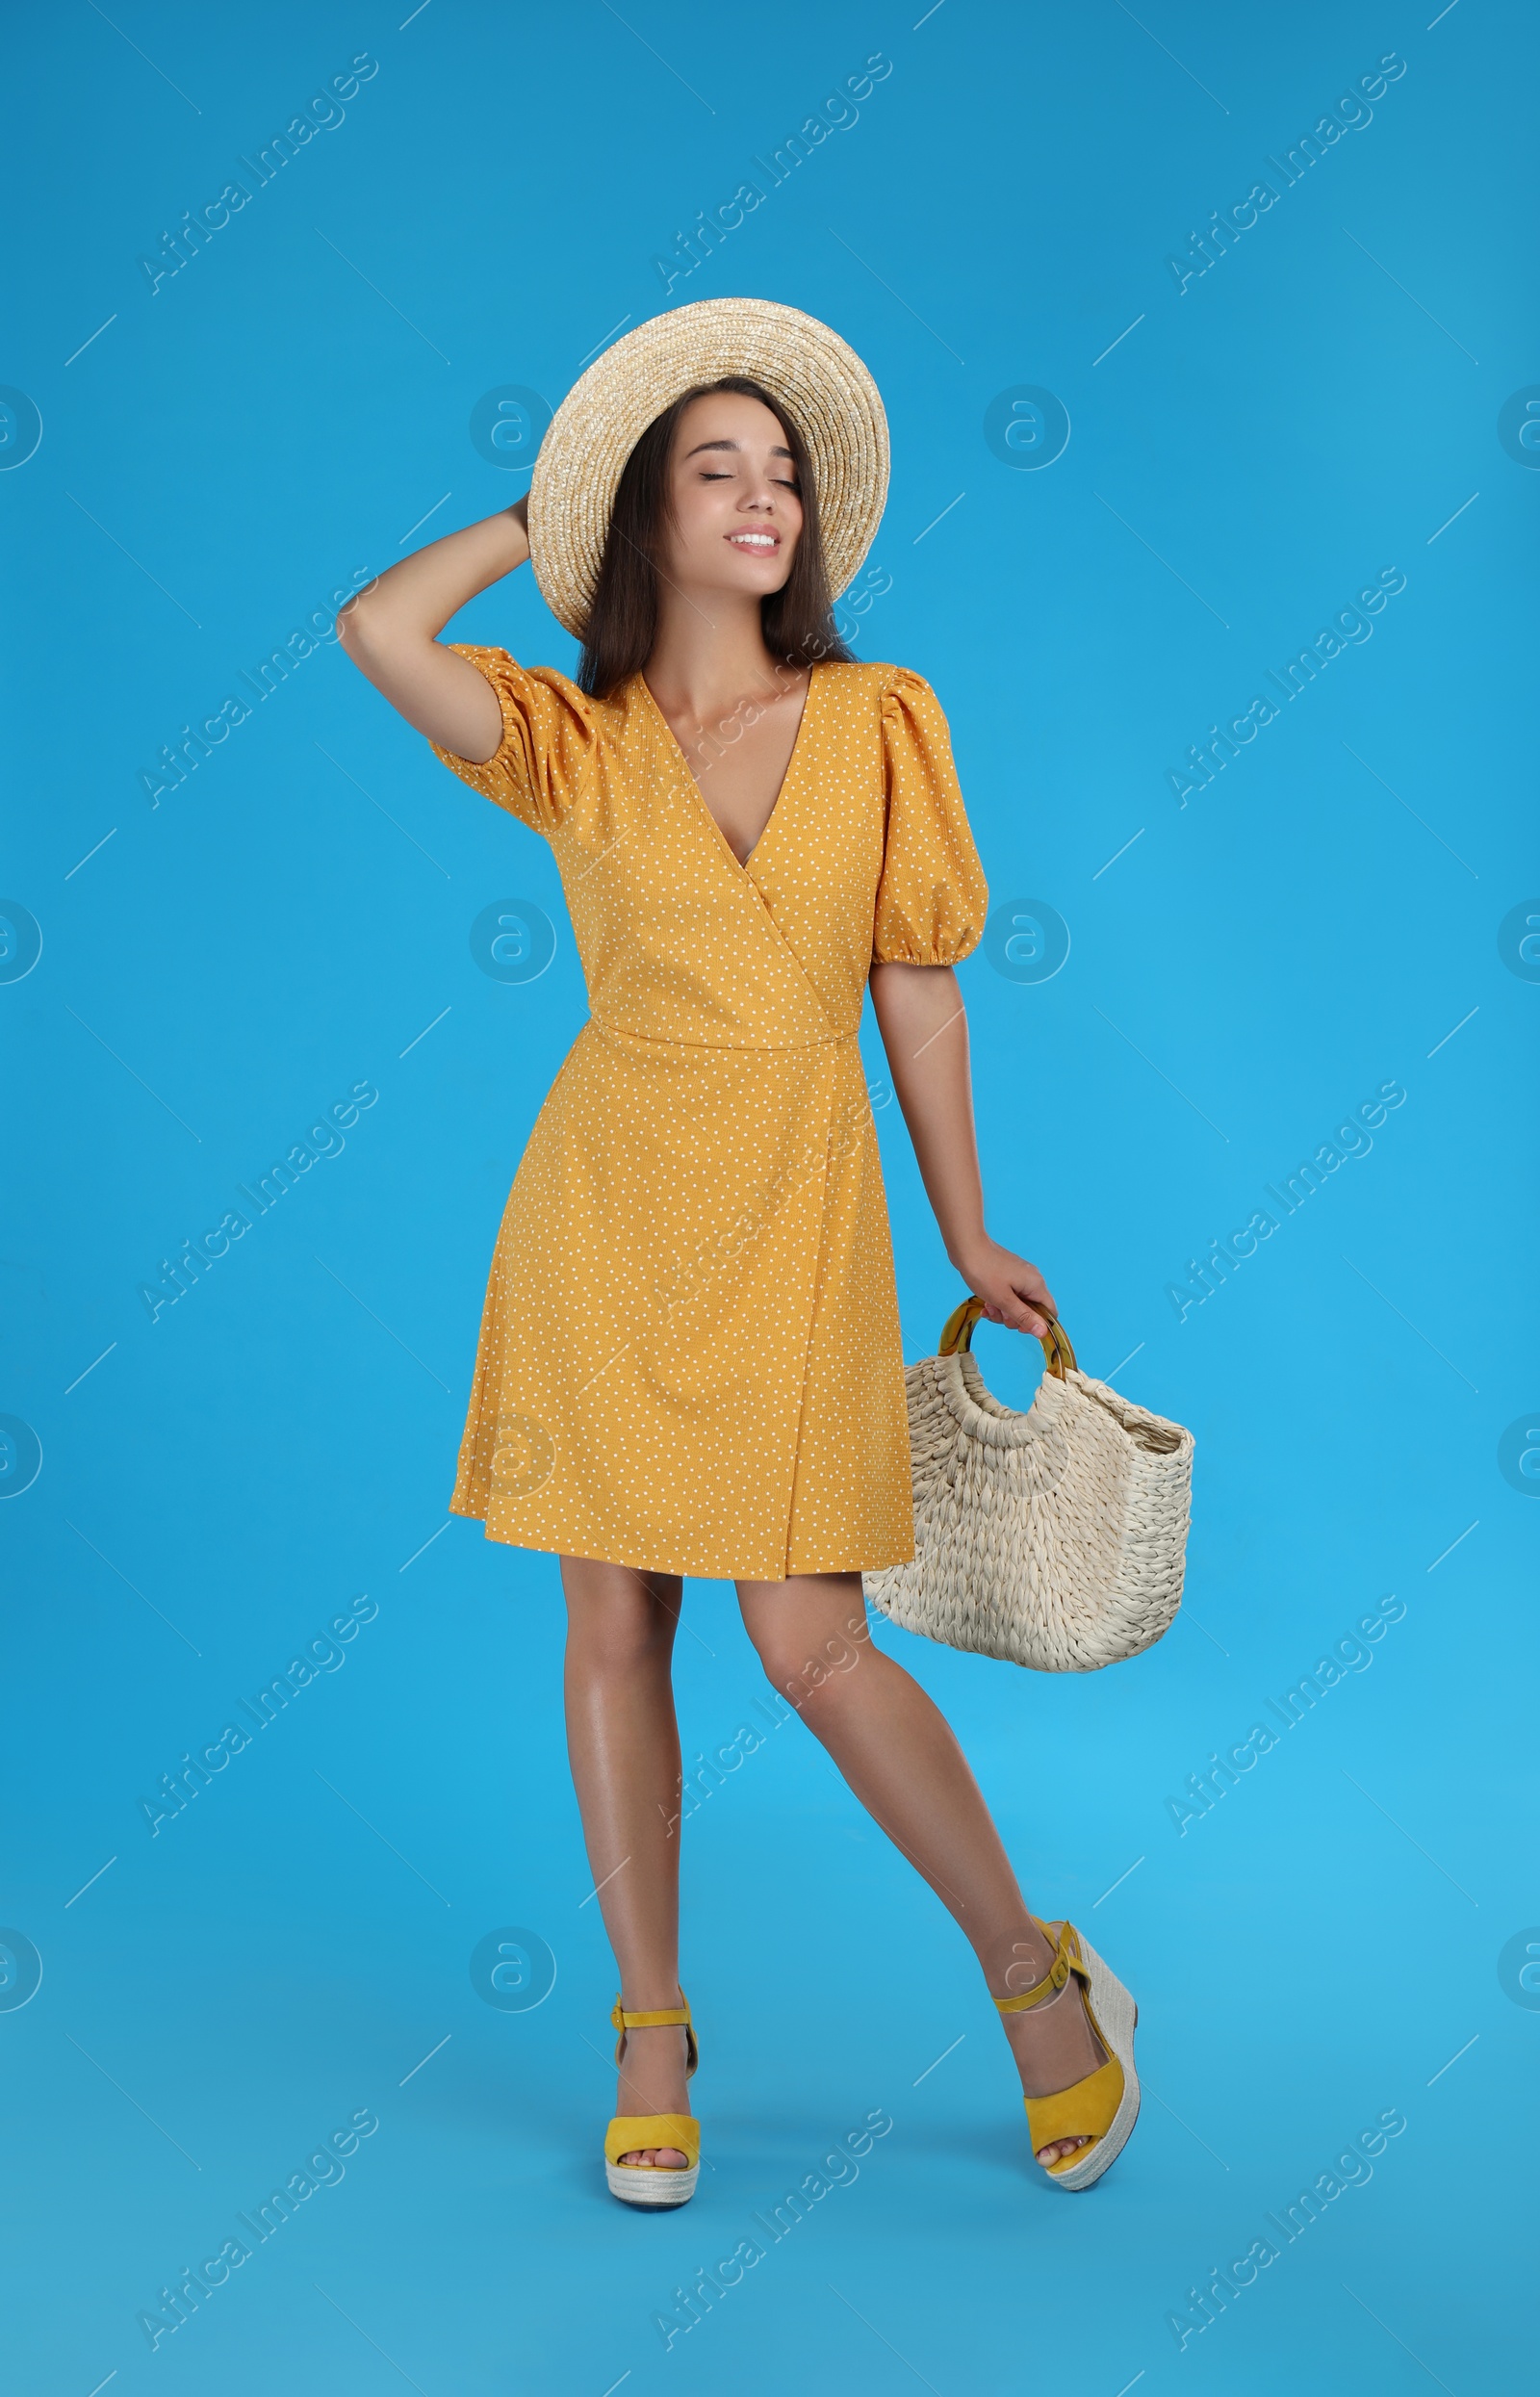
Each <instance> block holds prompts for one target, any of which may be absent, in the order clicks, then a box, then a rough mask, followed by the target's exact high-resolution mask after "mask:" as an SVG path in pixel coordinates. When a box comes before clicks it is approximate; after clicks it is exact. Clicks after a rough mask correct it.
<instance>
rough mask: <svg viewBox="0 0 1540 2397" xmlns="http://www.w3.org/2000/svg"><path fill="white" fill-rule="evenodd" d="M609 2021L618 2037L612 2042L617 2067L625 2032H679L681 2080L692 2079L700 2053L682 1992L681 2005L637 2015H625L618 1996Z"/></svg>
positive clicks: (622, 2049)
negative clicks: (682, 2055)
mask: <svg viewBox="0 0 1540 2397" xmlns="http://www.w3.org/2000/svg"><path fill="white" fill-rule="evenodd" d="M609 2019H610V2023H611V2024H612V2026H613V2027H614V2029H615V2030H617V2031H618V2032H619V2034H620V2036H619V2038H618V2039H617V2040H616V2042H615V2062H616V2063H617V2065H618V2064H619V2063H620V2062H621V2060H622V2058H623V2057H624V2055H625V2053H626V2034H627V2032H628V2031H655V2030H667V2029H671V2028H672V2029H681V2030H682V2031H683V2033H684V2051H685V2065H684V2077H685V2079H686V2080H688V2079H690V2078H691V2076H692V2075H693V2074H694V2072H695V2069H696V2066H697V2064H698V2063H699V2061H700V2050H699V2049H698V2048H697V2046H696V2040H695V2025H694V2024H693V2023H692V2022H691V2020H690V2001H689V1999H688V1998H686V1997H685V1995H684V1992H683V1991H682V1990H680V2002H679V2004H678V2005H677V2006H656V2007H653V2008H651V2009H650V2010H648V2011H645V2012H643V2013H640V2014H628V2013H627V2011H626V2009H625V2007H624V2006H623V2005H622V2004H621V2001H620V1998H618V1997H617V1998H616V1999H615V2003H614V2005H613V2006H612V2007H611V2008H610V2015H609Z"/></svg>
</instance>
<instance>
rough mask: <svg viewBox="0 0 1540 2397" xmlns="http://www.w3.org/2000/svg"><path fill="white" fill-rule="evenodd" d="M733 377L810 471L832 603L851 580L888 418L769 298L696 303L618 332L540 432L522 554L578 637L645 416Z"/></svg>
mask: <svg viewBox="0 0 1540 2397" xmlns="http://www.w3.org/2000/svg"><path fill="white" fill-rule="evenodd" d="M730 374H742V375H745V376H748V377H749V378H751V379H752V380H753V381H755V382H757V383H760V384H762V385H763V386H764V389H765V390H766V391H767V392H769V393H770V395H771V397H772V398H773V399H776V400H777V401H779V402H780V404H781V405H782V406H783V407H784V408H785V410H786V412H787V413H788V415H790V416H791V417H792V418H793V419H794V420H795V423H796V425H797V429H798V431H799V432H800V433H801V435H802V437H803V440H804V441H805V442H806V444H807V447H808V454H809V458H810V460H811V462H812V471H813V479H814V483H815V485H816V489H817V494H818V517H819V523H820V526H821V528H822V533H823V545H824V558H825V562H826V564H827V566H828V569H829V589H830V595H831V597H832V598H836V599H837V598H838V596H839V594H840V592H841V591H843V590H845V589H847V588H848V587H849V585H850V583H851V582H852V581H853V580H855V577H856V575H857V574H858V573H859V572H860V565H861V561H862V559H863V558H864V557H865V555H866V553H867V551H868V550H869V549H870V547H871V545H872V541H873V538H874V536H875V534H876V531H877V527H878V525H879V523H880V522H881V519H882V513H883V508H884V505H885V503H886V498H887V472H888V442H887V419H886V415H885V413H884V410H883V403H882V399H881V398H880V396H879V394H878V390H877V385H876V384H875V383H874V382H873V380H872V378H871V376H870V374H868V373H867V371H866V369H865V367H864V366H863V365H862V364H861V362H860V358H858V357H857V355H856V352H855V351H854V349H852V348H851V347H850V345H849V344H848V342H843V341H841V340H840V338H839V335H838V334H837V333H835V332H834V331H832V330H831V328H830V327H829V326H828V325H827V324H821V323H820V322H818V320H817V318H816V317H809V316H805V315H804V314H803V312H802V310H801V309H800V308H787V307H784V306H783V305H782V304H781V303H780V302H778V301H775V300H768V299H701V300H695V301H692V302H691V303H690V304H689V305H688V306H687V307H683V308H674V309H671V310H669V311H668V313H667V314H665V315H663V316H659V317H653V318H652V319H650V321H649V322H647V323H646V324H639V325H637V327H636V328H635V330H634V332H630V333H627V334H625V335H623V336H622V338H621V339H620V340H619V341H618V342H616V343H615V344H614V346H613V348H609V349H606V350H605V351H604V353H603V357H601V358H597V359H596V360H595V362H594V364H593V365H592V366H591V367H590V368H589V369H588V371H587V373H586V374H582V375H580V376H579V377H578V381H577V382H576V383H575V384H574V385H573V387H572V389H571V391H570V392H569V393H568V394H567V397H566V399H564V400H563V401H562V403H561V405H560V407H559V408H558V409H557V410H556V413H555V415H554V416H553V417H552V421H551V426H550V429H549V431H548V432H547V434H546V437H545V440H544V442H543V443H542V444H541V448H540V454H539V456H538V457H537V458H536V460H535V466H534V473H533V475H532V476H531V477H530V482H529V553H530V560H531V563H532V564H533V567H534V571H535V580H536V581H537V582H538V583H539V585H540V590H541V595H542V597H543V598H544V600H545V602H546V605H547V606H548V607H549V608H550V609H551V612H552V615H553V616H554V617H555V618H556V620H557V622H558V623H560V624H562V625H564V626H565V627H566V630H567V631H569V632H571V633H573V634H574V635H575V636H576V637H577V638H578V640H581V639H582V637H583V633H584V631H585V628H586V626H587V622H588V613H589V609H590V608H591V606H592V605H593V599H594V593H595V591H596V589H597V588H598V584H599V568H600V561H601V559H602V558H603V554H604V543H605V540H606V539H607V537H608V533H609V520H610V514H611V511H612V509H613V507H614V504H615V493H616V490H617V488H618V486H619V483H620V478H621V475H622V473H623V472H624V469H625V465H626V461H627V459H628V458H629V456H630V453H631V451H632V450H633V449H634V448H635V447H636V444H637V442H638V441H639V440H640V439H641V436H642V434H643V433H644V432H645V431H646V430H647V427H648V425H651V424H652V423H653V421H654V419H655V417H658V416H661V415H662V413H663V411H664V409H665V408H668V407H671V406H672V405H673V403H674V401H675V400H676V399H680V397H681V395H682V394H683V393H684V392H686V391H689V390H692V389H693V388H694V386H695V385H696V384H698V383H713V382H717V381H719V380H720V379H721V378H722V377H723V376H725V375H730Z"/></svg>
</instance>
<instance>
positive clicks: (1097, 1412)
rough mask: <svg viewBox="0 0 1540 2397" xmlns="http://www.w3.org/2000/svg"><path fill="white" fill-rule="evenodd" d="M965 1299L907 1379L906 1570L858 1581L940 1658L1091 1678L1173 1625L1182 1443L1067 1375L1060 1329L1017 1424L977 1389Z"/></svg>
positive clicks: (1186, 1492) (1096, 1387) (975, 1313)
mask: <svg viewBox="0 0 1540 2397" xmlns="http://www.w3.org/2000/svg"><path fill="white" fill-rule="evenodd" d="M983 1313H984V1306H983V1302H981V1301H980V1300H978V1299H966V1300H964V1301H963V1304H962V1305H961V1306H960V1307H958V1308H957V1309H956V1310H955V1311H954V1313H953V1314H951V1315H950V1316H949V1317H948V1318H947V1321H946V1324H945V1327H944V1328H943V1329H942V1332H941V1344H940V1352H939V1353H938V1354H937V1355H936V1356H927V1357H923V1358H921V1360H920V1362H919V1363H918V1364H917V1365H911V1366H910V1367H909V1369H908V1371H907V1372H906V1374H905V1377H904V1381H905V1388H906V1392H907V1395H908V1399H909V1430H910V1454H911V1467H912V1472H913V1480H914V1550H915V1553H914V1557H913V1560H912V1562H911V1563H909V1564H899V1565H890V1566H889V1567H888V1568H887V1569H886V1571H884V1572H881V1573H868V1574H866V1575H865V1576H864V1577H863V1586H864V1588H865V1592H866V1595H867V1596H868V1597H869V1598H870V1599H871V1601H872V1604H873V1605H874V1606H875V1607H878V1608H880V1609H881V1611H882V1612H883V1613H884V1614H886V1615H887V1616H889V1617H890V1619H891V1620H892V1621H893V1622H895V1623H898V1624H901V1625H902V1626H903V1628H904V1629H905V1630H906V1631H911V1632H919V1633H921V1634H922V1635H923V1636H924V1637H926V1638H927V1639H939V1640H943V1641H944V1642H945V1643H946V1645H947V1646H948V1647H951V1648H964V1649H968V1650H971V1651H973V1652H974V1653H975V1654H977V1655H980V1656H988V1657H999V1658H1001V1659H1003V1660H1004V1661H1005V1662H1008V1663H1012V1664H1028V1665H1031V1666H1032V1667H1033V1669H1034V1670H1035V1671H1037V1672H1040V1673H1093V1672H1096V1671H1097V1670H1099V1668H1100V1667H1101V1666H1102V1665H1104V1664H1116V1663H1117V1662H1119V1661H1120V1660H1121V1659H1122V1658H1124V1657H1131V1656H1138V1654H1139V1653H1140V1651H1141V1649H1143V1648H1147V1647H1149V1646H1151V1645H1152V1643H1153V1642H1154V1641H1155V1640H1157V1639H1159V1637H1161V1634H1162V1633H1163V1632H1164V1631H1167V1630H1168V1628H1169V1626H1170V1624H1171V1622H1172V1621H1173V1619H1174V1617H1175V1614H1176V1610H1177V1608H1178V1606H1179V1605H1180V1603H1181V1596H1182V1569H1183V1562H1184V1558H1185V1552H1186V1547H1187V1527H1188V1518H1189V1512H1190V1507H1191V1497H1192V1483H1193V1435H1192V1433H1191V1432H1190V1431H1187V1430H1183V1428H1182V1426H1181V1425H1180V1424H1177V1423H1168V1422H1167V1421H1166V1420H1165V1418H1164V1417H1163V1416H1160V1415H1152V1414H1150V1413H1149V1411H1148V1410H1147V1408H1145V1407H1142V1406H1136V1405H1133V1404H1132V1403H1131V1401H1129V1400H1128V1399H1122V1398H1119V1397H1118V1395H1117V1391H1116V1390H1113V1389H1110V1388H1109V1387H1108V1385H1107V1383H1106V1382H1105V1381H1096V1380H1093V1379H1091V1375H1089V1374H1083V1373H1082V1372H1081V1371H1080V1370H1079V1368H1078V1367H1077V1365H1076V1363H1075V1353H1074V1350H1073V1349H1072V1348H1071V1347H1070V1345H1069V1342H1068V1339H1067V1338H1066V1337H1065V1332H1064V1330H1063V1329H1062V1327H1060V1325H1059V1324H1058V1323H1056V1322H1053V1321H1051V1320H1050V1322H1049V1325H1048V1328H1047V1330H1046V1332H1044V1333H1043V1334H1042V1335H1041V1338H1042V1347H1043V1353H1044V1355H1045V1356H1046V1358H1047V1362H1048V1370H1047V1372H1046V1373H1045V1374H1044V1376H1043V1378H1042V1381H1041V1384H1040V1388H1039V1390H1038V1393H1037V1396H1036V1397H1035V1398H1034V1400H1033V1402H1032V1405H1030V1406H1029V1407H1028V1409H1027V1411H1026V1413H1025V1414H1018V1413H1016V1412H1015V1411H1014V1409H1012V1408H1011V1407H1008V1406H1002V1405H1000V1402H999V1400H998V1399H995V1398H992V1397H991V1396H990V1394H989V1392H988V1389H986V1387H985V1383H984V1377H983V1375H982V1374H981V1373H980V1371H979V1366H978V1360H977V1358H976V1357H974V1356H973V1355H972V1354H971V1353H970V1350H969V1342H970V1340H971V1339H972V1336H973V1327H974V1325H975V1324H976V1323H977V1322H978V1321H979V1319H980V1317H981V1316H982V1315H983Z"/></svg>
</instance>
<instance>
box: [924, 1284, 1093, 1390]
mask: <svg viewBox="0 0 1540 2397" xmlns="http://www.w3.org/2000/svg"><path fill="white" fill-rule="evenodd" d="M1045 1311H1046V1310H1045V1309H1044V1308H1042V1307H1041V1306H1039V1308H1038V1313H1039V1314H1040V1315H1041V1314H1043V1313H1044V1312H1045ZM983 1315H984V1301H983V1300H982V1299H964V1300H963V1303H962V1305H961V1306H955V1307H954V1308H953V1309H952V1312H951V1314H950V1315H949V1316H948V1317H947V1319H946V1321H945V1323H944V1324H943V1325H942V1326H941V1345H940V1349H939V1352H938V1353H939V1354H940V1355H942V1356H956V1355H957V1354H958V1353H959V1352H960V1351H963V1350H967V1349H971V1348H972V1346H973V1327H974V1325H975V1324H976V1323H979V1322H981V1321H982V1319H983ZM1038 1336H1039V1338H1040V1340H1041V1342H1042V1353H1043V1356H1044V1358H1045V1359H1046V1360H1047V1366H1048V1371H1049V1372H1050V1373H1051V1374H1052V1375H1053V1376H1054V1379H1056V1380H1058V1381H1063V1379H1064V1378H1065V1374H1067V1373H1075V1372H1078V1370H1079V1368H1078V1367H1077V1366H1076V1364H1075V1352H1074V1350H1073V1349H1072V1348H1071V1347H1070V1345H1069V1335H1068V1333H1067V1332H1066V1331H1065V1328H1064V1326H1063V1325H1062V1324H1061V1323H1060V1322H1059V1321H1058V1318H1057V1317H1056V1316H1053V1315H1050V1316H1049V1317H1048V1328H1047V1330H1046V1331H1044V1332H1040V1333H1039V1335H1038Z"/></svg>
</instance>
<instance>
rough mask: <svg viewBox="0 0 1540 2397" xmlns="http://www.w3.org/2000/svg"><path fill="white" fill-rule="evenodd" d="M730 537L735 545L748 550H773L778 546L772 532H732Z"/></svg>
mask: <svg viewBox="0 0 1540 2397" xmlns="http://www.w3.org/2000/svg"><path fill="white" fill-rule="evenodd" d="M728 539H729V540H730V541H732V543H733V544H734V545H735V547H737V548H739V549H746V550H748V549H753V550H773V549H774V548H775V546H776V540H775V535H774V533H772V532H730V533H729V535H728Z"/></svg>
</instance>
